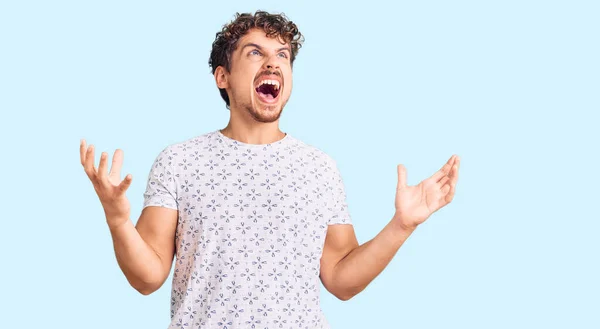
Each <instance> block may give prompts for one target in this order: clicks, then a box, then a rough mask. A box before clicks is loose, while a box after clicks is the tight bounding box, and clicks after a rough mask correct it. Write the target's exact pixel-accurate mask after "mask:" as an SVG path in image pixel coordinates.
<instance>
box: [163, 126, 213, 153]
mask: <svg viewBox="0 0 600 329" xmlns="http://www.w3.org/2000/svg"><path fill="white" fill-rule="evenodd" d="M213 140H214V132H208V133H204V134H201V135H196V136H194V137H190V138H187V139H184V140H180V141H176V142H172V143H169V144H167V145H166V146H161V149H160V153H161V154H163V155H169V156H171V157H173V158H181V157H185V155H186V154H189V153H193V152H197V151H199V150H202V149H203V148H205V147H206V146H207V145H209V144H210V143H211V142H212V141H213Z"/></svg>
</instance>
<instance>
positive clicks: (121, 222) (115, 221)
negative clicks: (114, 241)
mask: <svg viewBox="0 0 600 329" xmlns="http://www.w3.org/2000/svg"><path fill="white" fill-rule="evenodd" d="M129 222H130V221H129V217H127V216H107V217H106V224H108V229H109V230H110V232H111V233H115V232H117V231H119V230H120V229H121V228H123V227H125V226H126V225H127V223H129Z"/></svg>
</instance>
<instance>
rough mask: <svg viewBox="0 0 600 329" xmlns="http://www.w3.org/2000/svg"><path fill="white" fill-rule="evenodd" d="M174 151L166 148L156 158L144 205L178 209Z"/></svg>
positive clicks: (149, 178)
mask: <svg viewBox="0 0 600 329" xmlns="http://www.w3.org/2000/svg"><path fill="white" fill-rule="evenodd" d="M172 162H173V153H172V151H171V149H170V147H166V148H164V149H163V150H162V151H161V152H160V153H159V154H158V156H157V157H156V159H155V160H154V163H153V164H152V168H151V169H150V174H149V175H148V183H147V185H146V191H145V192H144V205H143V207H142V208H146V207H148V206H159V207H165V208H171V209H175V210H177V184H176V182H175V177H174V171H173V163H172Z"/></svg>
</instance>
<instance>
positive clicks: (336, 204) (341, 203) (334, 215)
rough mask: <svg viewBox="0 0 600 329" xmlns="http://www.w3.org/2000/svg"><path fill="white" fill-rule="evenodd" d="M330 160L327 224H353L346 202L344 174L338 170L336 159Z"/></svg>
mask: <svg viewBox="0 0 600 329" xmlns="http://www.w3.org/2000/svg"><path fill="white" fill-rule="evenodd" d="M330 161H331V162H330V164H329V168H328V171H327V172H328V175H327V179H328V189H327V196H328V198H329V200H328V202H327V204H328V207H327V210H328V214H329V217H328V221H327V224H328V225H332V224H352V218H351V217H350V213H349V211H348V204H347V202H346V190H345V188H344V181H343V180H342V175H341V174H340V171H339V170H338V167H337V163H336V162H335V160H333V159H332V160H330Z"/></svg>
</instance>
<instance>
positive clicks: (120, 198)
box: [79, 139, 132, 227]
mask: <svg viewBox="0 0 600 329" xmlns="http://www.w3.org/2000/svg"><path fill="white" fill-rule="evenodd" d="M79 153H80V157H81V165H82V166H83V168H84V170H85V173H86V174H87V176H88V177H89V178H90V181H91V182H92V185H94V189H95V190H96V194H98V197H99V198H100V203H101V204H102V207H103V208H104V213H105V214H106V220H107V222H108V224H109V226H111V227H116V226H118V225H120V224H122V223H124V222H125V221H127V220H129V214H130V204H129V200H127V197H126V195H125V191H127V188H129V186H130V185H131V180H132V177H131V174H129V175H127V176H126V177H125V179H124V180H123V181H121V167H122V165H123V151H122V150H120V149H117V150H116V151H115V154H114V156H113V160H112V166H111V169H110V173H107V168H106V167H107V161H108V160H107V158H108V154H107V153H106V152H102V154H101V155H100V164H99V166H98V169H96V166H95V165H94V145H90V146H89V147H87V148H86V143H85V139H82V140H81V143H80V146H79Z"/></svg>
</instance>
